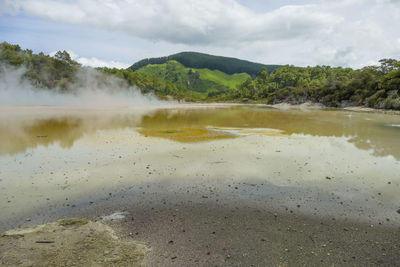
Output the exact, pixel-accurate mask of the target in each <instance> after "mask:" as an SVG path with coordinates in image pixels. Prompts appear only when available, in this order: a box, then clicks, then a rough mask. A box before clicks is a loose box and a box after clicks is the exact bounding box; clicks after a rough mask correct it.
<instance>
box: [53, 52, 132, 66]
mask: <svg viewBox="0 0 400 267" xmlns="http://www.w3.org/2000/svg"><path fill="white" fill-rule="evenodd" d="M67 52H68V54H69V55H70V56H71V58H72V59H73V60H75V61H77V62H78V63H80V64H82V66H86V67H93V68H96V67H108V68H118V69H126V68H128V67H129V66H131V65H132V64H127V63H122V62H119V61H113V60H111V61H106V60H101V59H98V58H96V57H91V58H86V57H80V56H78V54H76V53H74V52H73V51H67ZM56 53H57V52H55V51H54V52H51V53H50V54H49V55H50V56H52V57H53V56H54V55H55V54H56Z"/></svg>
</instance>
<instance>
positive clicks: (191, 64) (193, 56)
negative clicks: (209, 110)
mask: <svg viewBox="0 0 400 267" xmlns="http://www.w3.org/2000/svg"><path fill="white" fill-rule="evenodd" d="M170 60H175V61H177V62H179V63H181V64H182V65H183V66H185V67H187V68H196V69H210V70H219V71H222V72H224V73H227V74H235V73H247V74H249V75H251V76H252V77H255V76H256V75H257V74H258V72H259V71H260V70H261V69H262V68H267V69H268V70H269V71H270V72H272V71H274V70H275V69H276V68H278V67H279V65H264V64H260V63H254V62H250V61H246V60H240V59H237V58H231V57H221V56H213V55H207V54H203V53H197V52H182V53H178V54H174V55H170V56H166V57H159V58H146V59H143V60H141V61H139V62H136V63H135V64H133V65H132V66H130V67H129V68H130V69H131V70H133V71H136V70H138V69H140V68H142V67H144V66H147V65H149V64H153V65H154V64H164V63H167V62H168V61H170Z"/></svg>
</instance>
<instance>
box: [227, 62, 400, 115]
mask: <svg viewBox="0 0 400 267" xmlns="http://www.w3.org/2000/svg"><path fill="white" fill-rule="evenodd" d="M380 64H381V65H380V66H369V67H365V68H363V69H360V70H353V69H350V68H340V67H339V68H332V67H329V66H316V67H306V68H301V67H294V66H283V67H280V68H278V69H277V70H275V71H274V72H272V73H271V74H270V75H269V74H268V72H267V71H266V70H265V69H263V70H262V71H260V73H259V74H258V76H257V78H256V79H254V80H253V79H248V80H246V81H245V82H244V83H243V84H241V85H240V86H238V87H237V88H236V89H235V90H232V91H231V92H230V95H229V97H228V99H231V100H238V99H241V100H242V101H243V100H244V101H249V100H250V101H251V100H253V101H261V102H265V103H269V104H275V103H281V102H289V103H294V104H300V103H304V102H308V101H311V102H315V103H321V104H324V105H326V106H331V107H345V106H367V107H372V108H380V109H400V62H399V61H397V60H394V59H382V60H380Z"/></svg>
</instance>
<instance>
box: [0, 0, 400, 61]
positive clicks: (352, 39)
mask: <svg viewBox="0 0 400 267" xmlns="http://www.w3.org/2000/svg"><path fill="white" fill-rule="evenodd" d="M0 41H7V42H10V43H15V44H19V45H20V46H21V47H23V48H30V49H32V50H33V51H34V52H40V51H43V52H45V53H49V54H51V53H54V52H55V51H58V50H67V51H69V52H71V54H72V55H73V57H74V58H75V59H76V60H78V61H79V62H80V63H82V64H85V65H92V66H101V65H107V66H116V67H125V66H129V65H130V64H132V63H133V62H135V61H137V60H140V59H143V58H147V57H158V56H165V55H169V54H172V53H177V52H181V51H198V52H205V53H210V54H216V55H223V56H232V57H238V58H242V59H247V60H251V61H256V62H261V63H266V64H294V65H299V66H307V65H334V66H351V67H356V68H359V67H362V66H365V65H371V64H377V62H378V60H379V59H381V58H388V57H391V58H396V59H400V0H335V1H332V0H331V1H329V0H308V1H307V0H279V1H278V0H207V1H199V0H115V1H111V0H58V1H56V0H0Z"/></svg>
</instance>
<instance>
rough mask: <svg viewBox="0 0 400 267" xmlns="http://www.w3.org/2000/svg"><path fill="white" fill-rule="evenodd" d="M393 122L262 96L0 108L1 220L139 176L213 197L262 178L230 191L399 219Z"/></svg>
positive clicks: (399, 149)
mask: <svg viewBox="0 0 400 267" xmlns="http://www.w3.org/2000/svg"><path fill="white" fill-rule="evenodd" d="M399 125H400V116H398V115H386V114H379V113H361V112H350V111H341V110H300V109H291V110H279V109H271V108H266V107H262V106H220V105H175V106H173V105H171V106H165V107H146V108H113V109H103V110H99V109H97V110H95V109H80V108H71V107H66V108H62V107H32V108H2V109H1V112H0V140H1V142H0V166H1V167H0V210H1V218H0V228H2V229H7V228H8V227H9V226H8V225H7V222H11V221H12V220H13V218H21V217H22V218H24V217H23V216H24V215H25V214H32V213H37V214H41V215H40V216H44V215H43V214H47V213H49V214H53V213H55V212H61V211H62V210H64V209H71V211H74V209H72V208H71V207H72V205H77V206H78V203H82V201H83V203H86V204H88V203H89V201H88V200H90V199H97V198H107V197H108V196H109V193H113V194H114V192H116V191H119V190H127V189H128V188H135V187H137V186H140V185H142V184H143V183H150V184H151V183H153V184H157V185H159V184H169V185H170V186H171V188H170V189H168V192H175V193H177V192H180V191H179V190H181V189H182V187H183V186H185V185H187V186H189V187H191V186H192V185H195V184H196V185H197V186H196V188H197V189H198V190H203V189H204V190H208V187H210V186H214V187H221V188H220V189H219V190H220V193H221V196H222V195H223V194H225V193H223V192H224V190H226V189H224V188H225V187H224V186H223V185H224V184H230V183H247V184H249V183H250V184H252V183H262V184H270V185H271V186H268V187H265V188H264V189H263V191H259V192H253V191H251V192H245V193H243V194H240V193H237V194H235V195H234V197H236V198H239V199H241V198H246V199H249V198H250V200H251V201H264V200H265V198H269V196H272V195H273V196H274V198H275V199H276V200H277V201H278V202H279V203H281V204H282V205H287V206H291V205H296V204H297V203H299V202H301V203H302V211H303V212H310V213H311V212H314V211H315V209H318V212H319V214H325V215H330V214H336V215H337V214H340V215H343V216H352V217H357V216H358V217H359V218H361V219H363V220H376V221H378V220H382V218H388V219H390V223H398V224H400V216H399V215H398V213H397V212H396V211H397V209H399V208H400V207H398V205H399V203H400V196H399V194H398V192H399V190H400V176H399V173H400V142H399V141H398V140H399V137H400V127H399ZM326 177H328V178H329V179H327V178H326ZM146 188H147V187H146ZM201 188H203V189H201ZM226 188H229V187H226ZM184 192H186V190H184ZM159 193H160V194H163V193H165V192H164V191H162V190H161V191H160V192H159ZM277 193H279V194H282V195H279V194H278V195H276V194H277ZM177 194H178V193H177ZM156 195H157V194H156V193H154V194H148V195H147V194H146V195H141V196H140V198H139V199H140V201H144V202H146V201H147V202H152V201H154V199H152V197H153V196H156ZM332 195H334V196H335V198H334V199H335V201H333V200H332V197H331V196H332ZM231 197H233V196H231V195H229V194H228V196H227V197H226V199H230V198H231ZM257 199H258V200H257ZM341 203H343V205H342V204H341ZM88 205H89V204H88ZM360 207H362V208H360ZM38 216H39V215H38ZM40 216H39V217H40ZM385 222H386V220H385Z"/></svg>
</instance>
